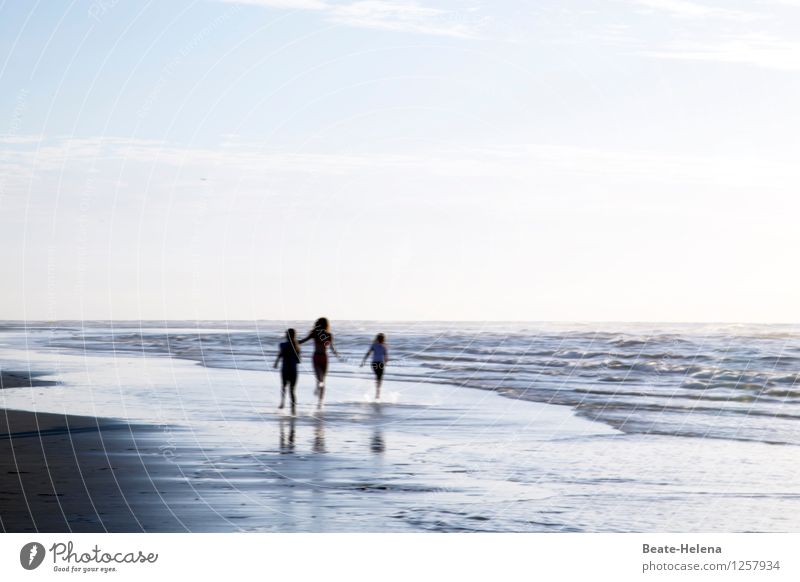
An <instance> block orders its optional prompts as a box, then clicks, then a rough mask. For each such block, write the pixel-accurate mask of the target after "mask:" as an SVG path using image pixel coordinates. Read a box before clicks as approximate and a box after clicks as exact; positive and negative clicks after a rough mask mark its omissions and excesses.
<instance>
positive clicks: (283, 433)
mask: <svg viewBox="0 0 800 582" xmlns="http://www.w3.org/2000/svg"><path fill="white" fill-rule="evenodd" d="M294 435H295V418H294V416H291V417H289V418H281V419H280V443H279V447H280V451H281V453H289V454H291V453H294Z"/></svg>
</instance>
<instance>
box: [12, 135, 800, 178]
mask: <svg viewBox="0 0 800 582" xmlns="http://www.w3.org/2000/svg"><path fill="white" fill-rule="evenodd" d="M115 162H117V163H119V162H124V163H125V164H126V165H129V164H145V165H146V166H148V167H150V168H172V169H173V170H176V169H177V170H178V171H179V172H181V173H182V174H184V173H185V174H192V173H196V174H198V175H203V176H205V175H208V173H209V172H222V173H227V172H233V173H235V174H236V175H237V176H238V177H243V176H246V177H249V178H254V179H258V180H272V179H274V178H276V177H278V176H285V177H287V178H292V179H293V177H295V176H308V175H316V174H320V175H327V176H352V175H355V174H358V173H362V172H376V171H377V172H388V173H389V174H387V175H390V174H391V173H392V172H398V171H399V172H401V173H403V174H407V173H409V172H414V173H418V174H425V175H430V176H445V177H452V178H458V179H466V178H469V177H475V178H477V177H488V178H502V177H504V176H517V177H519V178H523V177H527V178H530V179H534V180H535V179H538V178H540V177H542V176H544V175H549V176H575V175H582V176H586V177H592V176H595V177H599V176H607V177H609V178H611V179H614V178H634V179H641V180H657V181H659V182H669V183H682V184H686V183H703V184H725V185H738V186H742V185H745V184H746V185H753V186H758V187H767V186H770V187H771V186H776V187H786V186H787V185H788V184H797V183H799V182H800V170H798V168H797V165H796V164H795V163H794V161H793V160H792V161H790V160H775V159H762V160H756V159H747V160H743V159H735V158H729V157H705V156H687V155H677V154H670V153H661V152H653V153H647V152H638V151H636V152H631V151H611V150H607V149H603V148H584V147H578V146H556V145H550V144H516V145H509V146H493V147H469V148H457V149H446V148H437V149H433V150H430V151H421V152H417V153H414V154H407V153H392V152H353V153H338V152H337V153H330V152H297V151H289V150H280V149H267V148H263V147H260V146H259V145H258V144H246V143H241V144H237V145H235V146H229V147H218V148H205V147H202V148H201V147H192V146H181V145H177V144H168V143H164V142H158V141H152V140H142V139H128V138H112V137H105V138H104V137H96V138H68V137H62V138H56V139H50V140H47V142H46V143H45V144H39V145H38V146H37V147H35V148H34V147H30V145H27V147H26V145H23V144H19V146H18V147H17V148H14V149H12V148H6V149H4V150H0V171H2V172H3V173H4V174H5V175H6V176H7V177H9V178H12V179H14V178H17V179H23V178H24V179H30V178H31V176H35V175H38V176H41V175H43V174H44V173H45V172H57V173H59V174H61V173H68V172H77V173H79V174H81V173H85V172H88V171H90V170H91V169H92V168H95V167H99V166H100V165H102V164H106V163H115ZM131 171H136V172H138V171H139V170H138V169H136V170H133V169H132V170H131Z"/></svg>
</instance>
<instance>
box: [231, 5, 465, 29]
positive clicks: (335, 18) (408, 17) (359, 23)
mask: <svg viewBox="0 0 800 582" xmlns="http://www.w3.org/2000/svg"><path fill="white" fill-rule="evenodd" d="M221 1H222V2H225V3H227V4H244V5H248V6H263V7H265V8H278V9H283V10H302V11H310V12H316V13H319V14H320V15H322V16H323V17H324V18H325V19H326V20H328V21H330V22H332V23H335V24H340V25H343V26H352V27H356V28H371V29H379V30H391V31H395V32H407V33H413V34H425V35H435V36H449V37H455V38H476V37H477V36H478V23H479V21H478V20H477V19H476V17H475V11H474V10H467V11H465V12H463V13H462V12H455V11H452V10H445V9H442V8H434V7H432V6H423V5H421V4H418V3H416V2H400V1H394V0H356V1H354V2H324V1H322V0H221Z"/></svg>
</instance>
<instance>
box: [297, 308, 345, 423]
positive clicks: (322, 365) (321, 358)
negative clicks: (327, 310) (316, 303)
mask: <svg viewBox="0 0 800 582" xmlns="http://www.w3.org/2000/svg"><path fill="white" fill-rule="evenodd" d="M309 340H314V357H313V362H314V375H315V376H316V378H317V389H316V391H315V394H316V395H317V396H318V397H319V402H318V403H317V408H322V400H323V398H325V376H326V375H327V373H328V348H330V349H331V351H332V352H333V353H334V354H335V355H336V356H337V357H338V356H339V353H338V352H337V351H336V348H335V347H334V345H333V334H332V333H331V324H330V322H329V321H328V320H327V318H325V317H320V318H319V319H318V320H317V321H316V322H315V323H314V329H312V330H311V331H310V332H308V335H307V336H306V337H304V338H303V339H301V340H300V341H299V342H298V343H301V344H303V343H305V342H307V341H309Z"/></svg>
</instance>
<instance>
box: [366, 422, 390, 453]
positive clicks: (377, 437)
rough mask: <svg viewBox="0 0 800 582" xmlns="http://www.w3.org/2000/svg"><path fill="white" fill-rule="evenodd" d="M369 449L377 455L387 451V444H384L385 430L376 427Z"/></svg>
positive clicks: (373, 430)
mask: <svg viewBox="0 0 800 582" xmlns="http://www.w3.org/2000/svg"><path fill="white" fill-rule="evenodd" d="M369 449H370V450H371V451H372V452H373V453H375V454H378V455H380V454H382V453H383V451H385V450H386V443H384V442H383V429H382V428H381V427H380V426H375V427H374V428H373V429H372V438H371V439H370V441H369Z"/></svg>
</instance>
